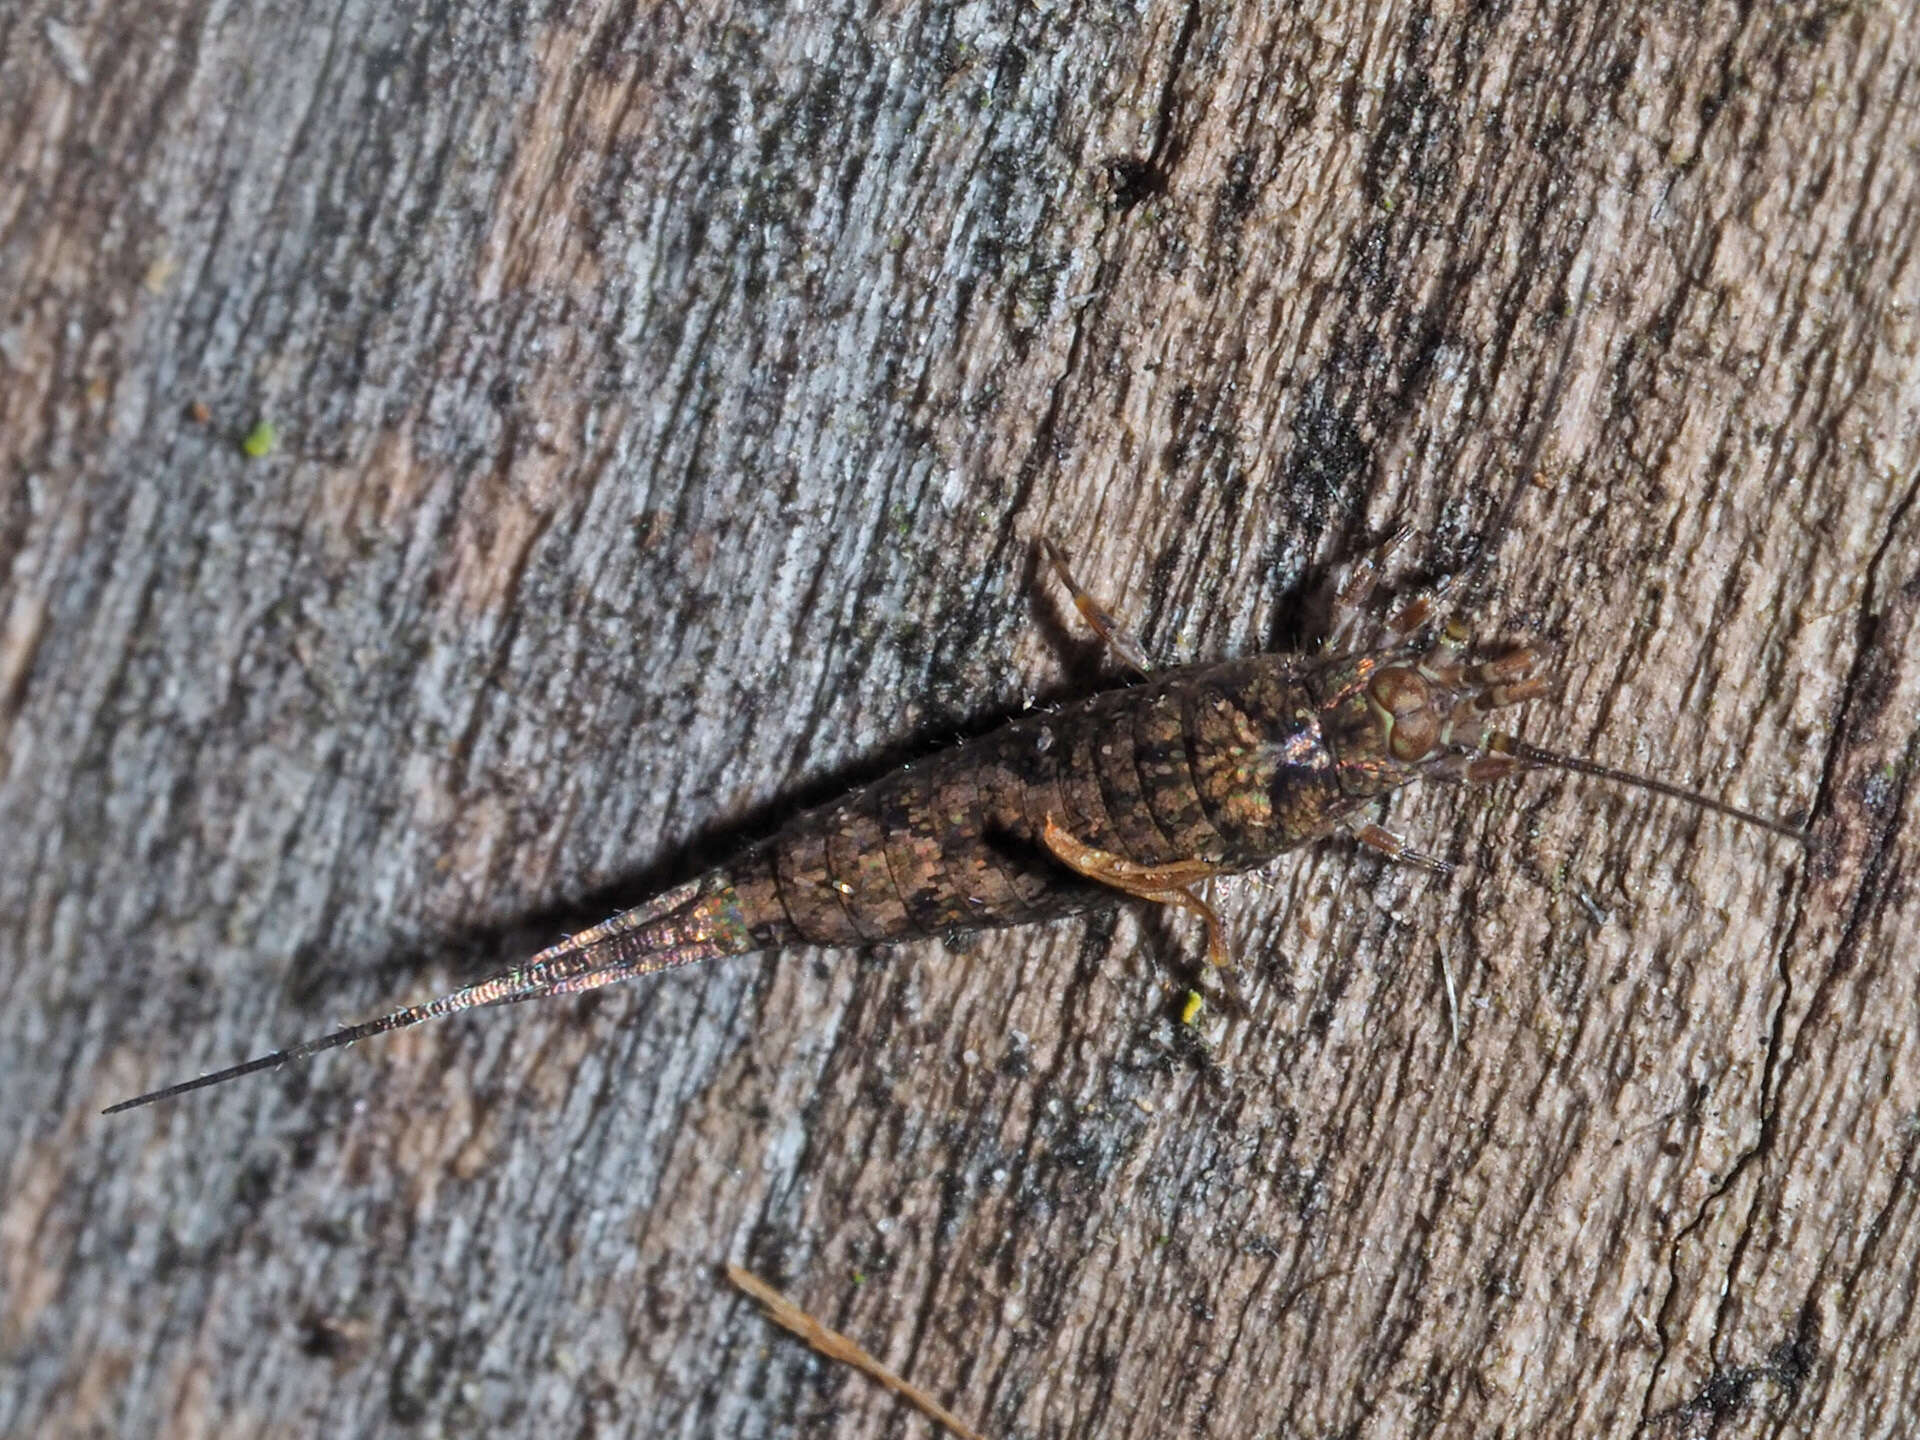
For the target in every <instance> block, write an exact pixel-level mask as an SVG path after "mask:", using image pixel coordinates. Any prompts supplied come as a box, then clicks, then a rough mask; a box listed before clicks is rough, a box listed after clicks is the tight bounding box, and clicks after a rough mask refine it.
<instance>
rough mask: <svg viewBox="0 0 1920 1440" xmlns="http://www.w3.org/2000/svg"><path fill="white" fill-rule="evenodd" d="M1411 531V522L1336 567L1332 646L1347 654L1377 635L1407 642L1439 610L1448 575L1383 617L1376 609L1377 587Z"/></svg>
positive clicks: (1329, 630) (1330, 629) (1329, 634)
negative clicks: (1340, 568) (1363, 552)
mask: <svg viewBox="0 0 1920 1440" xmlns="http://www.w3.org/2000/svg"><path fill="white" fill-rule="evenodd" d="M1412 535H1413V527H1412V526H1410V525H1402V526H1401V527H1400V528H1399V529H1397V530H1395V531H1394V532H1393V533H1392V534H1391V535H1389V536H1388V537H1387V538H1386V539H1385V540H1383V541H1381V542H1380V543H1379V544H1378V545H1376V546H1375V547H1374V548H1373V549H1371V550H1369V551H1367V552H1366V553H1365V554H1363V555H1361V556H1359V557H1358V558H1356V559H1354V560H1352V561H1350V562H1348V564H1347V565H1346V566H1345V567H1344V569H1342V570H1341V571H1340V572H1338V579H1337V580H1336V582H1335V584H1334V588H1333V599H1332V602H1331V609H1332V613H1331V615H1330V616H1329V620H1328V628H1327V648H1328V649H1329V650H1333V651H1337V652H1342V653H1346V652H1351V651H1355V650H1364V649H1368V648H1370V646H1371V642H1373V641H1374V640H1375V639H1376V638H1385V639H1387V640H1388V641H1390V642H1398V641H1403V640H1405V639H1407V638H1408V637H1409V636H1411V635H1413V634H1414V633H1415V632H1416V631H1418V630H1419V629H1420V628H1421V627H1422V626H1423V625H1425V624H1426V623H1427V622H1428V621H1429V620H1431V619H1433V617H1434V615H1435V614H1436V613H1438V612H1439V611H1440V608H1441V600H1442V598H1443V597H1444V596H1445V594H1446V590H1447V577H1445V576H1442V577H1441V578H1439V579H1438V580H1436V581H1435V582H1434V583H1433V584H1432V585H1429V586H1426V587H1423V588H1422V589H1419V590H1416V591H1414V592H1413V593H1412V594H1410V595H1407V596H1405V597H1404V598H1402V599H1401V600H1400V602H1399V603H1398V604H1396V605H1395V606H1394V607H1393V608H1392V609H1391V610H1390V611H1389V612H1388V613H1387V614H1386V615H1385V617H1384V618H1383V617H1381V616H1380V615H1379V614H1378V613H1377V612H1376V610H1375V608H1374V605H1373V597H1374V592H1375V590H1376V589H1378V588H1379V586H1380V582H1381V577H1382V576H1383V575H1385V574H1386V572H1387V570H1388V569H1389V567H1390V565H1391V563H1392V561H1393V558H1394V556H1395V555H1397V554H1399V552H1400V550H1401V549H1402V548H1403V547H1404V546H1405V545H1406V543H1407V541H1408V540H1409V539H1410V538H1412ZM1383 631H1384V637H1382V636H1381V632H1383ZM1363 641H1364V642H1367V643H1363Z"/></svg>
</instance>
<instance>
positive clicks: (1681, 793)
mask: <svg viewBox="0 0 1920 1440" xmlns="http://www.w3.org/2000/svg"><path fill="white" fill-rule="evenodd" d="M1486 748H1487V749H1488V750H1490V751H1492V752H1493V753H1495V754H1496V755H1510V756H1512V757H1513V758H1514V759H1515V760H1518V761H1520V763H1521V764H1523V765H1534V766H1539V767H1542V768H1544V769H1549V770H1570V771H1572V772H1573V773H1574V774H1576V775H1591V776H1592V777H1593V778H1594V779H1596V780H1610V781H1612V782H1613V783H1614V784H1616V785H1626V786H1629V787H1631V788H1633V789H1635V790H1650V791H1652V792H1653V793H1654V794H1656V795H1666V796H1669V797H1670V798H1672V799H1675V800H1684V801H1686V802H1687V803H1688V804H1689V805H1695V806H1698V807H1699V808H1700V809H1702V810H1711V811H1713V812H1714V813H1715V814H1717V815H1725V816H1727V817H1729V818H1730V819H1734V820H1740V821H1744V822H1745V823H1746V824H1748V825H1754V826H1757V827H1759V828H1760V829H1762V830H1771V831H1772V832H1773V833H1774V834H1775V835H1784V836H1786V837H1787V838H1788V839H1789V840H1797V841H1799V842H1800V843H1801V844H1802V845H1810V844H1812V839H1813V837H1812V836H1810V835H1809V834H1808V833H1807V832H1806V831H1805V830H1803V829H1801V828H1800V827H1799V826H1797V825H1789V824H1787V823H1786V822H1785V821H1783V820H1775V819H1773V818H1772V817H1771V816H1767V815H1757V814H1755V813H1754V812H1753V811H1751V810H1742V809H1741V808H1740V807H1739V806H1737V805H1729V804H1727V802H1726V801H1724V800H1716V799H1714V798H1713V797H1712V796H1711V795H1703V794H1701V793H1700V792H1699V791H1698V790H1689V789H1687V788H1686V787H1685V786H1684V785H1674V784H1671V783H1669V782H1668V781H1665V780H1656V779H1654V778H1653V777H1652V776H1650V775H1636V774H1634V772H1633V771H1631V770H1616V769H1614V768H1613V767H1612V766H1611V765H1602V764H1601V763H1600V762H1599V761H1597V760H1588V759H1586V758H1585V757H1584V756H1580V755H1565V754H1562V753H1561V752H1560V751H1558V750H1548V749H1546V748H1545V747H1544V746H1540V745H1535V744H1533V743H1532V742H1531V741H1527V740H1522V739H1520V738H1519V737H1518V736H1517V735H1509V734H1506V733H1505V732H1504V731H1498V730H1496V731H1494V732H1493V733H1492V734H1491V735H1489V736H1488V737H1487V741H1486Z"/></svg>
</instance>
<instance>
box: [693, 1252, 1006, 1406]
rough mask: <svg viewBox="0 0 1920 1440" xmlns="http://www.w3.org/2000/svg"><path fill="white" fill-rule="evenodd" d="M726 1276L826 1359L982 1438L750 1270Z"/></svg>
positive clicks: (733, 1270)
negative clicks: (851, 1369) (847, 1367)
mask: <svg viewBox="0 0 1920 1440" xmlns="http://www.w3.org/2000/svg"><path fill="white" fill-rule="evenodd" d="M727 1279H729V1280H731V1281H732V1282H733V1283H734V1285H735V1286H736V1287H738V1288H739V1289H741V1290H744V1291H746V1292H747V1294H749V1295H751V1296H752V1297H753V1298H754V1299H756V1300H758V1301H759V1302H760V1303H761V1304H762V1305H764V1306H765V1307H766V1309H767V1318H768V1319H770V1320H772V1321H773V1323H774V1324H776V1325H779V1326H781V1327H782V1328H784V1329H787V1330H791V1331H792V1332H793V1333H794V1334H795V1335H798V1336H799V1337H800V1338H801V1339H802V1340H804V1341H806V1342H807V1344H809V1345H811V1346H812V1347H813V1348H814V1349H815V1350H818V1351H819V1352H820V1353H821V1354H822V1355H824V1356H826V1357H827V1358H828V1359H829V1360H838V1361H839V1362H840V1363H841V1364H842V1365H851V1366H852V1367H853V1368H854V1369H855V1370H858V1371H859V1372H860V1373H861V1374H863V1375H865V1376H867V1377H868V1378H869V1379H872V1380H877V1381H878V1382H879V1383H880V1384H882V1385H884V1386H885V1387H886V1388H887V1389H889V1390H891V1391H893V1393H894V1394H896V1395H898V1396H899V1397H900V1398H901V1399H903V1400H905V1401H906V1402H907V1403H908V1404H909V1405H911V1406H913V1408H914V1409H916V1410H918V1411H919V1412H920V1413H921V1414H922V1415H925V1416H926V1417H927V1418H928V1419H929V1420H932V1421H934V1422H935V1423H936V1424H939V1425H944V1426H945V1427H946V1428H947V1429H949V1430H951V1431H952V1432H953V1433H954V1434H955V1435H958V1436H959V1437H960V1440H986V1437H985V1436H983V1435H982V1434H981V1433H980V1432H979V1431H978V1430H975V1429H974V1428H973V1427H972V1426H971V1425H969V1424H967V1422H966V1421H964V1420H962V1419H961V1418H960V1417H959V1416H958V1415H955V1414H954V1413H953V1412H952V1411H951V1410H949V1409H947V1407H946V1406H944V1405H942V1404H941V1403H940V1402H939V1401H938V1400H935V1399H934V1398H933V1397H932V1396H931V1395H929V1394H927V1392H926V1391H924V1390H922V1389H921V1388H920V1387H919V1386H917V1385H915V1384H913V1383H912V1382H911V1381H908V1380H903V1379H902V1378H901V1377H900V1376H898V1375H896V1374H894V1373H893V1371H891V1370H889V1369H888V1368H887V1367H886V1366H885V1365H882V1364H881V1363H880V1362H879V1361H878V1360H876V1359H874V1358H873V1356H871V1355H869V1354H868V1353H867V1352H866V1351H864V1350H862V1349H861V1348H860V1347H859V1346H858V1345H856V1344H854V1343H853V1341H851V1340H849V1339H848V1338H847V1337H846V1336H845V1335H842V1334H841V1333H840V1332H839V1331H838V1330H830V1329H828V1328H827V1327H826V1326H825V1325H822V1324H821V1323H820V1322H819V1321H818V1320H816V1319H814V1318H813V1316H811V1315H809V1314H808V1313H807V1312H806V1311H804V1310H802V1309H801V1308H800V1307H799V1306H798V1305H795V1304H794V1303H793V1302H792V1301H791V1300H789V1299H787V1297H786V1296H784V1295H782V1294H781V1293H780V1292H779V1291H778V1290H776V1289H774V1288H773V1287H772V1286H771V1285H769V1284H767V1282H766V1281H764V1280H762V1279H761V1278H760V1277H759V1276H758V1275H755V1274H754V1273H753V1272H752V1271H749V1270H742V1269H741V1268H740V1267H739V1266H738V1265H731V1264H730V1265H728V1266H727Z"/></svg>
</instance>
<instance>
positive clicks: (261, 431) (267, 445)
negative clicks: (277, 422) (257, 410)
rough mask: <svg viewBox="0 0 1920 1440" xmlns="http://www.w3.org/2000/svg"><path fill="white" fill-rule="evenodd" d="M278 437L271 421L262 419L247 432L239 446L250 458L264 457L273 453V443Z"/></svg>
mask: <svg viewBox="0 0 1920 1440" xmlns="http://www.w3.org/2000/svg"><path fill="white" fill-rule="evenodd" d="M279 438H280V436H279V433H278V432H277V431H276V430H275V429H274V428H273V422H272V421H271V420H262V421H260V422H259V423H258V424H256V425H255V426H254V427H253V429H251V430H249V431H248V432H247V438H246V439H244V440H242V441H241V442H240V448H241V449H242V450H244V451H246V452H247V455H248V456H249V457H250V458H252V459H255V460H261V459H265V458H266V457H267V456H268V455H271V454H272V453H273V447H274V444H275V442H276V441H278V440H279Z"/></svg>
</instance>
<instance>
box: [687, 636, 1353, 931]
mask: <svg viewBox="0 0 1920 1440" xmlns="http://www.w3.org/2000/svg"><path fill="white" fill-rule="evenodd" d="M1352 668H1353V667H1352V665H1351V662H1346V661H1339V662H1332V661H1330V662H1326V663H1322V664H1318V665H1316V664H1313V663H1311V662H1302V661H1300V660H1299V659H1297V658H1294V657H1289V656H1282V655H1259V656H1255V657H1253V658H1251V659H1247V660H1234V661H1228V662H1227V663H1225V664H1216V665H1207V666H1193V667H1189V668H1186V669H1180V670H1172V671H1167V672H1164V673H1162V674H1160V675H1158V676H1156V677H1155V678H1154V679H1153V680H1152V681H1150V682H1148V683H1146V684H1142V685H1135V686H1130V687H1127V688H1124V689H1119V690H1109V691H1106V692H1104V693H1102V694H1099V695H1095V696H1092V697H1091V698H1089V699H1086V700H1082V701H1079V702H1076V703H1074V704H1071V705H1067V706H1063V707H1062V708H1060V709H1058V710H1049V711H1041V712H1035V713H1033V714H1030V715H1026V716H1023V717H1021V718H1020V719H1017V720H1014V721H1012V722H1011V723H1009V724H1007V725H1004V726H1002V727H1000V728H999V729H998V730H994V731H992V732H990V733H989V734H986V735H983V736H981V737H979V738H978V739H975V740H971V741H968V742H967V743H965V744H962V745H958V746H955V747H953V748H952V749H950V750H945V751H942V752H939V753H937V754H935V755H932V756H930V757H929V758H927V759H926V760H922V761H916V762H914V763H913V764H912V765H909V766H906V767H904V768H903V769H900V770H896V771H894V772H893V773H892V774H889V775H886V776H884V777H882V778H881V779H879V780H876V781H874V782H873V783H872V784H870V785H867V786H864V787H863V788H861V789H858V790H855V791H853V792H851V793H850V794H848V795H846V796H845V797H843V798H842V799H840V800H839V801H837V802H835V803H834V804H832V805H828V806H824V807H822V808H820V809H818V810H812V811H809V812H807V813H805V814H803V815H799V816H796V817H795V818H794V819H793V820H792V821H791V822H790V823H789V824H788V825H787V826H786V828H785V829H784V830H782V831H781V832H780V833H779V834H777V835H775V836H774V837H773V838H772V839H770V840H768V841H767V842H765V843H764V844H763V845H761V846H759V847H757V848H755V849H754V850H752V851H750V852H748V853H747V854H746V855H743V856H741V857H740V859H739V860H737V861H735V862H734V863H732V864H730V865H727V866H726V867H724V868H723V870H722V872H721V873H722V874H724V876H725V877H726V879H727V881H728V882H729V883H730V884H731V885H732V886H733V888H734V891H735V893H736V895H737V896H738V898H739V905H740V913H741V917H742V919H743V920H744V922H745V924H746V927H747V930H748V933H749V935H750V936H751V938H752V941H753V942H754V943H755V944H756V945H759V946H770V945H780V944H787V943H791V942H796V941H799V942H808V943H813V944H820V945H850V944H860V943H863V942H874V941H890V940H908V939H914V938H916V937H921V936H926V935H936V934H941V933H944V932H945V931H948V930H951V929H954V928H956V927H968V928H970V927H975V926H994V925H1017V924H1021V923H1024V922H1027V921H1033V920H1045V919H1051V918H1054V917H1057V916H1061V915H1069V914H1073V913H1076V912H1078V911H1083V910H1088V909H1093V908H1097V907H1100V906H1103V905H1111V904H1114V903H1116V902H1117V901H1119V900H1121V899H1122V898H1124V897H1123V896H1121V895H1119V894H1118V893H1117V892H1115V891H1114V890H1112V889H1110V888H1107V887H1105V886H1101V885H1097V884H1094V883H1092V882H1091V881H1088V880H1086V879H1085V878H1083V877H1082V876H1080V875H1078V874H1076V873H1075V872H1074V871H1073V870H1071V869H1069V868H1067V866H1065V865H1063V864H1062V863H1061V862H1060V860H1059V859H1057V858H1056V857H1055V856H1054V854H1053V853H1052V852H1051V851H1049V849H1048V848H1047V846H1046V845H1045V844H1044V843H1043V841H1042V831H1043V828H1044V824H1045V821H1046V819H1047V817H1048V816H1052V817H1053V818H1054V820H1055V822H1056V824H1058V825H1059V826H1061V827H1062V828H1064V829H1065V830H1067V831H1069V832H1071V833H1072V834H1073V835H1074V836H1075V838H1077V839H1078V840H1081V841H1083V842H1085V843H1086V844H1088V845H1091V846H1097V847H1098V848H1100V849H1101V850H1104V851H1108V852H1111V853H1112V854H1114V855H1118V856H1121V857H1124V858H1125V859H1127V860H1130V861H1134V862H1137V863H1139V864H1143V865H1158V864H1166V863H1170V862H1174V861H1181V860H1204V861H1206V862H1208V863H1209V864H1210V865H1212V866H1213V867H1215V868H1216V869H1219V870H1222V871H1233V870H1244V869H1248V868H1250V867H1253V866H1256V865H1261V864H1264V863H1266V862H1267V861H1269V860H1272V859H1273V858H1274V857H1275V856H1277V855H1279V854H1281V853H1282V852H1284V851H1286V850H1288V849H1291V848H1292V847H1294V846H1296V845H1299V844H1301V843H1303V842H1305V841H1308V840H1311V839H1314V838H1316V837H1318V836H1322V835H1325V834H1326V833H1327V832H1328V831H1329V830H1331V829H1332V828H1333V826H1334V825H1335V824H1336V823H1337V822H1338V821H1339V820H1340V819H1341V818H1342V817H1343V816H1345V815H1346V814H1348V813H1349V812H1350V811H1352V810H1353V809H1354V808H1355V807H1356V806H1358V805H1360V804H1362V803H1364V802H1365V801H1366V800H1367V799H1369V798H1371V797H1370V796H1369V795H1359V796H1353V795H1349V794H1346V793H1345V792H1343V791H1342V789H1341V786H1340V779H1339V767H1338V764H1337V759H1336V756H1335V755H1334V753H1333V752H1332V750H1330V749H1329V747H1328V745H1327V741H1326V736H1325V734H1324V732H1323V729H1322V726H1321V719H1320V716H1321V707H1322V705H1323V704H1324V703H1325V702H1324V701H1323V699H1322V697H1321V695H1320V694H1319V693H1318V691H1319V690H1320V688H1321V687H1322V686H1323V685H1325V684H1326V683H1327V681H1328V679H1329V677H1331V676H1336V675H1345V674H1347V673H1348V672H1350V671H1351V670H1352Z"/></svg>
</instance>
